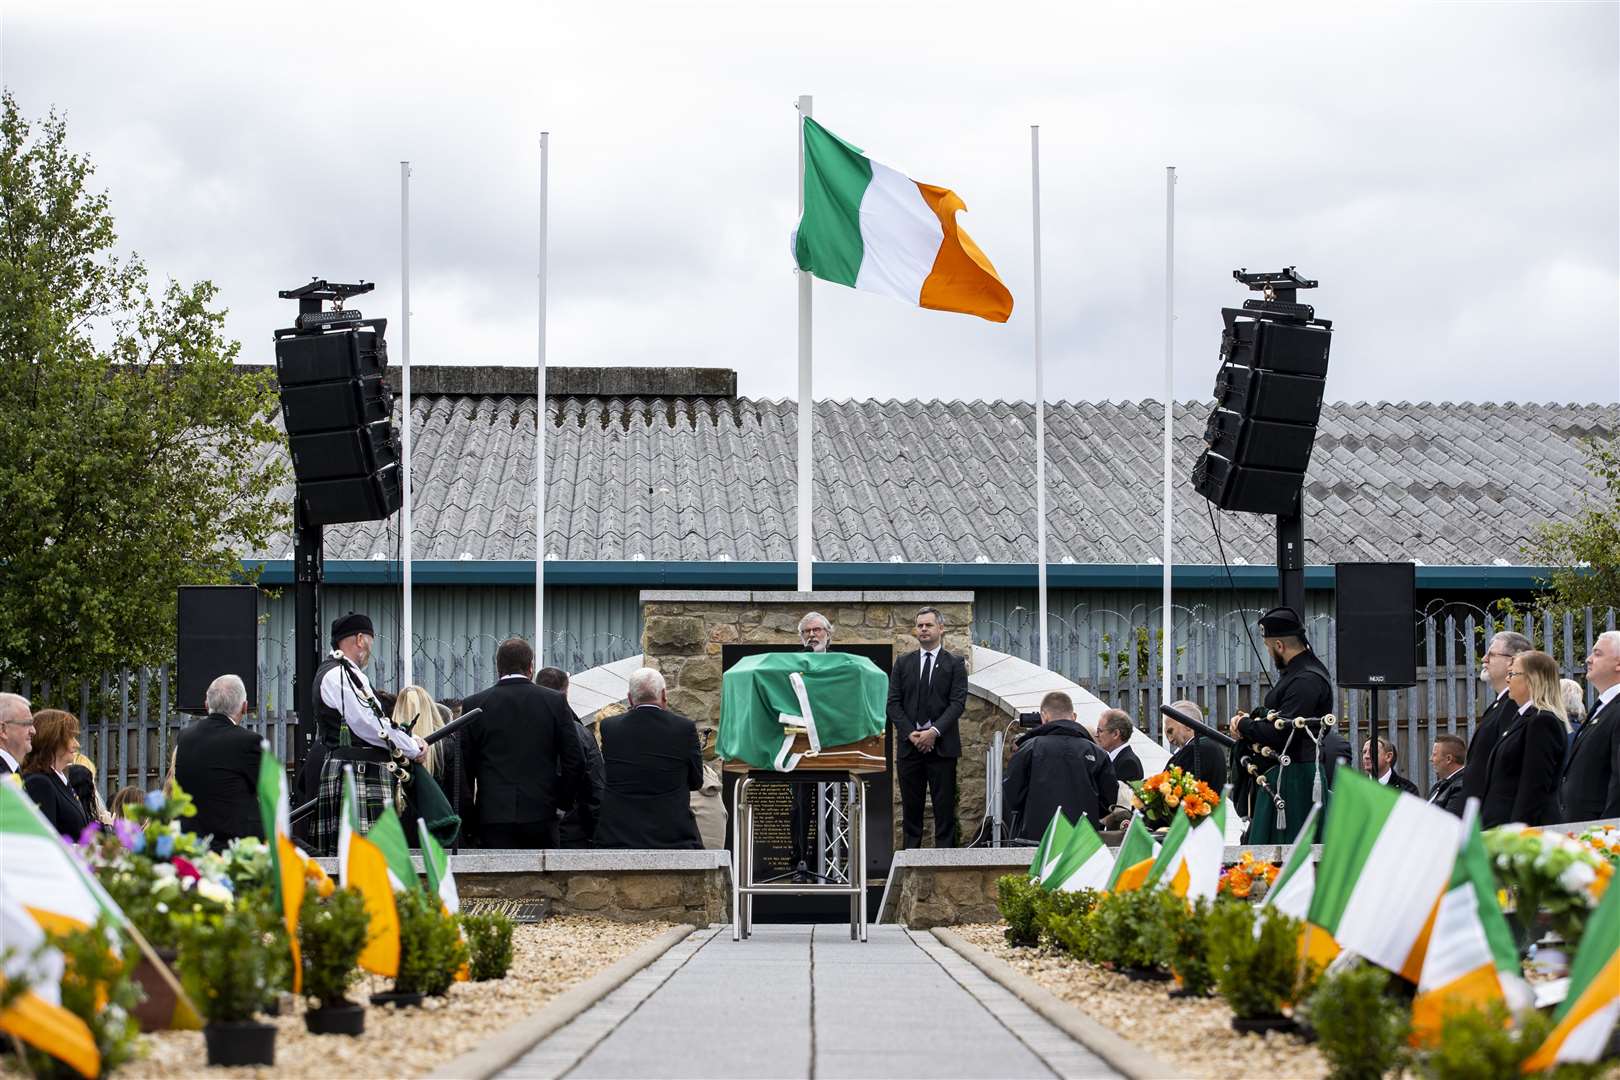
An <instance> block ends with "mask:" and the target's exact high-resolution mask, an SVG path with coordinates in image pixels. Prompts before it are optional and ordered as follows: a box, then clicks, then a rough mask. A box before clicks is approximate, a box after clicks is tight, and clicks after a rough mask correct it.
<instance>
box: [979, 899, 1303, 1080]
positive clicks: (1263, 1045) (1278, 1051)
mask: <svg viewBox="0 0 1620 1080" xmlns="http://www.w3.org/2000/svg"><path fill="white" fill-rule="evenodd" d="M953 929H955V930H956V932H957V933H959V934H961V935H962V937H964V938H966V939H967V940H968V941H969V942H971V943H973V944H974V945H977V946H978V947H979V948H981V949H983V950H984V951H985V952H987V953H989V954H991V955H992V956H995V957H997V958H999V959H1001V960H1004V961H1006V962H1007V963H1008V964H1009V965H1011V966H1012V967H1013V968H1014V969H1016V970H1018V971H1021V972H1023V973H1024V974H1025V975H1028V976H1029V977H1030V978H1032V979H1034V980H1035V981H1036V982H1038V983H1040V984H1041V985H1042V986H1044V987H1045V988H1046V989H1048V990H1050V991H1052V993H1054V994H1056V995H1057V996H1058V997H1060V998H1062V999H1063V1000H1064V1001H1067V1002H1069V1003H1071V1004H1073V1005H1075V1006H1077V1007H1078V1008H1080V1009H1081V1010H1082V1011H1083V1012H1085V1013H1086V1015H1088V1016H1090V1017H1091V1018H1092V1019H1094V1020H1098V1021H1101V1022H1102V1023H1104V1024H1107V1025H1108V1026H1109V1027H1111V1028H1113V1029H1114V1030H1115V1031H1117V1032H1119V1033H1120V1034H1121V1035H1122V1036H1124V1037H1125V1038H1127V1039H1129V1040H1131V1041H1132V1042H1134V1043H1137V1044H1138V1045H1140V1046H1142V1047H1144V1048H1146V1049H1149V1050H1151V1051H1153V1053H1155V1054H1157V1055H1158V1056H1159V1057H1161V1058H1163V1059H1164V1061H1165V1062H1166V1063H1167V1064H1170V1065H1174V1066H1176V1067H1178V1068H1183V1069H1186V1070H1187V1073H1186V1075H1187V1076H1188V1077H1198V1078H1201V1080H1205V1078H1207V1080H1232V1077H1240V1076H1271V1077H1288V1078H1290V1080H1293V1078H1306V1077H1310V1078H1314V1077H1322V1076H1326V1075H1327V1063H1326V1062H1325V1061H1323V1060H1322V1056H1321V1055H1320V1054H1318V1053H1317V1052H1316V1050H1315V1048H1314V1047H1312V1046H1310V1045H1308V1044H1306V1043H1305V1042H1303V1041H1302V1040H1300V1039H1299V1038H1297V1037H1295V1036H1292V1035H1279V1034H1276V1033H1270V1034H1267V1035H1265V1036H1258V1035H1239V1034H1238V1033H1237V1032H1235V1031H1233V1030H1232V1011H1231V1010H1230V1009H1228V1008H1227V1007H1226V1005H1225V1004H1224V1003H1223V1002H1222V1001H1221V1000H1220V999H1219V998H1202V999H1198V998H1192V999H1188V998H1172V997H1168V996H1166V991H1167V990H1168V989H1169V988H1170V986H1171V984H1170V983H1149V982H1132V981H1131V980H1130V979H1127V978H1126V977H1125V976H1123V975H1118V974H1115V973H1114V972H1112V971H1106V970H1104V969H1102V968H1099V967H1096V966H1094V965H1091V964H1082V963H1080V962H1079V961H1077V960H1075V959H1073V958H1072V957H1070V956H1068V955H1067V954H1065V953H1062V952H1058V951H1055V950H1046V949H1015V948H1013V947H1012V946H1011V945H1008V944H1007V942H1006V939H1005V938H1004V937H1003V936H1002V930H1003V927H1002V926H1000V925H999V924H996V925H989V924H980V925H976V926H957V927H953Z"/></svg>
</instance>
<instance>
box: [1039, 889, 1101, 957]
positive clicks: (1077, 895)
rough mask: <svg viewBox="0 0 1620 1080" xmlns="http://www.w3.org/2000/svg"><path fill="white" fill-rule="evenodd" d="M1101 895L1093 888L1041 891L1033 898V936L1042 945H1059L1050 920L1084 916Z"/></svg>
mask: <svg viewBox="0 0 1620 1080" xmlns="http://www.w3.org/2000/svg"><path fill="white" fill-rule="evenodd" d="M1100 896H1101V894H1100V893H1098V892H1097V891H1096V890H1095V889H1081V890H1080V891H1078V892H1049V893H1042V894H1041V895H1040V896H1039V897H1037V898H1036V900H1035V937H1036V939H1037V940H1038V941H1039V942H1040V943H1041V944H1042V945H1061V943H1060V942H1059V941H1058V940H1057V935H1056V934H1054V933H1053V931H1052V920H1054V919H1063V918H1081V919H1083V918H1085V916H1087V915H1089V914H1090V913H1091V910H1092V909H1093V908H1095V907H1096V906H1097V900H1098V898H1099V897H1100Z"/></svg>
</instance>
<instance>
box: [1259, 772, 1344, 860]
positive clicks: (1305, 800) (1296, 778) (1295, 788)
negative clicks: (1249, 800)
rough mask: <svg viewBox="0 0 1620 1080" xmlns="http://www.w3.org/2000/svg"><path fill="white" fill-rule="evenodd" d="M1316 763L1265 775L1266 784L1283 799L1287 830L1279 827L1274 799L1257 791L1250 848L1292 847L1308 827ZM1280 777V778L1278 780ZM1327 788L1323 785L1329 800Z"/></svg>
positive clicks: (1324, 795)
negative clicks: (1259, 845) (1300, 830)
mask: <svg viewBox="0 0 1620 1080" xmlns="http://www.w3.org/2000/svg"><path fill="white" fill-rule="evenodd" d="M1316 769H1317V763H1316V762H1315V761H1293V762H1289V763H1288V764H1287V765H1278V766H1275V767H1273V768H1272V769H1271V770H1270V771H1268V772H1267V773H1266V783H1268V784H1270V785H1271V789H1272V790H1273V791H1275V792H1277V793H1278V794H1279V795H1281V796H1282V798H1283V806H1284V807H1286V809H1287V818H1286V825H1287V827H1286V828H1279V827H1278V825H1277V808H1276V807H1275V806H1274V805H1272V802H1271V797H1270V796H1269V795H1267V794H1266V793H1265V792H1263V791H1261V790H1259V789H1258V787H1256V790H1255V793H1254V817H1253V818H1251V819H1250V821H1249V836H1248V842H1249V843H1251V844H1291V843H1293V842H1294V838H1295V837H1296V836H1298V835H1299V828H1300V826H1301V825H1304V824H1305V815H1307V814H1309V813H1310V812H1311V803H1312V801H1313V800H1312V798H1311V795H1312V788H1313V787H1314V779H1315V776H1316ZM1279 774H1281V775H1280V776H1279ZM1326 789H1327V785H1326V784H1324V785H1323V798H1324V799H1325V798H1326Z"/></svg>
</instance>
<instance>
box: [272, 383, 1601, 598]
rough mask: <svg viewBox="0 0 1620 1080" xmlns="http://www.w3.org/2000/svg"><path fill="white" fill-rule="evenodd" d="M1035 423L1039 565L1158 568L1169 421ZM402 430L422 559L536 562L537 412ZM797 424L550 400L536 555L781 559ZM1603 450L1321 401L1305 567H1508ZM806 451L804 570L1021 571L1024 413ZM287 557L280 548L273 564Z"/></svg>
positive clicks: (846, 426) (903, 424)
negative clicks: (810, 461) (1042, 559)
mask: <svg viewBox="0 0 1620 1080" xmlns="http://www.w3.org/2000/svg"><path fill="white" fill-rule="evenodd" d="M1048 408H1049V412H1048V419H1047V438H1048V444H1047V452H1048V456H1047V469H1048V494H1047V501H1048V510H1049V515H1048V526H1049V528H1048V535H1049V545H1050V560H1051V561H1052V562H1055V563H1061V562H1066V561H1073V562H1077V563H1116V564H1117V563H1126V564H1146V563H1153V562H1157V561H1158V557H1159V554H1160V547H1161V540H1160V532H1159V527H1160V523H1159V514H1160V501H1159V500H1160V468H1161V463H1162V445H1163V444H1162V438H1163V428H1162V424H1163V419H1162V418H1163V409H1162V407H1161V405H1160V404H1159V403H1158V402H1153V401H1144V402H1119V403H1114V402H1099V403H1090V402H1081V403H1067V402H1065V403H1058V404H1053V405H1050V406H1049V407H1048ZM1209 411H1210V406H1209V405H1208V404H1205V403H1200V402H1185V403H1178V404H1177V405H1176V416H1175V422H1176V443H1177V447H1176V456H1175V485H1176V491H1175V513H1176V532H1177V535H1176V538H1175V557H1176V561H1177V562H1178V563H1185V564H1195V565H1196V564H1202V565H1215V564H1218V563H1219V562H1220V561H1221V560H1220V557H1219V555H1218V554H1217V551H1216V547H1215V543H1214V534H1213V532H1212V530H1211V526H1210V521H1209V515H1208V513H1207V512H1206V507H1207V506H1208V504H1207V503H1206V502H1205V500H1204V499H1203V498H1202V497H1200V496H1199V495H1197V494H1196V493H1195V492H1194V491H1193V490H1192V487H1191V485H1190V482H1189V474H1190V472H1191V469H1192V464H1193V462H1194V460H1195V459H1196V458H1197V456H1198V452H1199V451H1200V449H1202V441H1201V440H1202V435H1203V430H1204V422H1205V420H1206V419H1207V417H1208V415H1209ZM412 415H413V418H414V438H415V448H414V455H413V457H414V461H415V491H416V502H415V518H416V521H415V530H414V531H415V545H414V549H415V550H414V555H415V557H416V558H419V559H469V558H470V559H476V560H497V559H532V558H533V557H534V488H533V469H534V416H535V403H534V399H533V398H532V397H523V396H498V395H496V396H462V395H449V394H422V395H417V396H416V397H415V399H414V405H413V413H412ZM796 415H797V412H796V405H795V404H794V403H793V402H791V401H768V400H756V399H749V398H733V399H681V398H631V399H618V398H597V397H555V398H549V399H548V400H547V420H548V424H549V428H548V439H547V470H546V472H547V478H546V483H547V488H546V492H547V494H546V539H547V542H546V551H547V553H548V556H554V557H556V558H559V559H570V560H597V559H603V560H622V559H634V558H637V557H640V558H643V559H647V560H650V561H664V560H668V561H701V560H726V559H730V560H734V561H738V562H759V561H792V560H793V558H794V538H795V533H796V522H797V517H796V513H797V512H796V509H795V497H796V483H795V460H794V459H795V452H796V446H797V442H796V440H797V437H798V436H797V423H796ZM1616 432H1620V406H1616V405H1556V404H1548V405H1521V404H1504V405H1494V404H1449V403H1446V404H1427V403H1423V404H1415V405H1414V404H1408V403H1405V402H1402V403H1399V404H1377V405H1369V404H1360V403H1358V404H1330V405H1327V406H1326V407H1325V408H1324V409H1323V415H1322V421H1321V425H1320V427H1319V429H1318V433H1317V439H1316V449H1315V453H1314V455H1313V457H1312V459H1311V467H1310V471H1309V473H1308V474H1307V478H1306V488H1305V508H1306V513H1307V523H1306V535H1307V538H1308V542H1309V546H1308V548H1307V557H1308V561H1310V562H1312V563H1331V562H1336V561H1351V560H1359V559H1366V560H1378V559H1416V560H1419V561H1421V562H1422V563H1424V564H1426V565H1431V566H1435V565H1464V566H1481V565H1485V566H1488V565H1491V564H1493V563H1495V562H1496V560H1498V559H1503V560H1506V561H1507V562H1509V563H1514V564H1517V563H1520V562H1522V561H1524V560H1523V557H1522V556H1521V555H1520V553H1519V551H1518V547H1519V544H1520V543H1521V542H1522V541H1523V540H1524V539H1525V538H1526V537H1527V536H1528V535H1530V533H1531V531H1532V528H1533V526H1534V524H1535V523H1536V522H1539V521H1545V520H1568V519H1569V518H1570V517H1571V515H1572V514H1573V512H1574V511H1576V510H1577V509H1578V508H1579V506H1580V504H1581V502H1582V500H1583V498H1586V497H1595V496H1598V495H1599V494H1600V493H1601V487H1600V485H1599V484H1598V483H1597V482H1596V481H1594V480H1593V479H1592V478H1591V477H1590V476H1589V475H1588V474H1587V472H1586V469H1585V467H1584V456H1583V452H1582V447H1581V445H1580V443H1579V441H1578V440H1579V439H1580V438H1581V437H1583V436H1597V437H1609V436H1613V435H1614V434H1615V433H1616ZM815 451H816V500H815V522H816V558H817V559H819V560H821V561H827V562H880V563H881V562H924V563H926V562H966V563H971V562H975V561H987V562H993V563H1032V562H1034V560H1035V496H1034V478H1035V448H1034V409H1033V406H1032V405H1031V404H1029V403H1027V402H998V401H992V402H983V401H977V402H955V401H952V402H945V401H884V402H878V401H824V402H818V403H817V404H816V431H815ZM275 452H276V453H279V454H282V455H285V453H286V450H285V447H280V448H278V449H277V450H276V451H275ZM281 494H282V495H283V496H285V497H288V498H290V497H291V494H292V492H291V488H290V485H289V486H288V487H287V488H286V489H284V490H283V491H282V492H281ZM1222 517H1223V520H1222V522H1221V536H1222V541H1223V543H1224V545H1225V552H1226V556H1227V558H1228V559H1229V560H1230V561H1232V562H1234V563H1238V562H1248V563H1254V564H1262V563H1269V562H1271V561H1272V560H1273V559H1274V558H1275V552H1274V550H1273V545H1274V542H1273V537H1272V532H1271V529H1270V527H1269V525H1268V524H1266V523H1265V522H1263V521H1262V520H1261V519H1259V518H1256V517H1254V516H1251V515H1245V514H1228V515H1222ZM396 521H397V519H396ZM326 535H327V540H326V556H327V558H329V559H373V558H391V557H392V556H393V554H394V545H395V543H396V541H397V524H396V522H364V523H359V524H354V525H338V526H331V527H329V528H328V529H327V534H326ZM291 549H292V544H291V540H290V538H289V537H287V536H285V535H282V536H278V537H277V538H276V539H275V542H274V543H273V544H272V545H271V547H270V549H269V550H268V551H267V552H265V553H264V555H263V557H266V558H272V559H287V558H290V557H291Z"/></svg>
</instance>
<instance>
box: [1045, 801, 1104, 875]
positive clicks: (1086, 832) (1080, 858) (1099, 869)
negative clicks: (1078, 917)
mask: <svg viewBox="0 0 1620 1080" xmlns="http://www.w3.org/2000/svg"><path fill="white" fill-rule="evenodd" d="M1058 813H1059V814H1060V815H1061V814H1062V811H1061V810H1060V811H1059V812H1058ZM1113 873H1114V857H1113V855H1111V854H1110V853H1109V851H1108V849H1107V848H1106V847H1104V846H1103V842H1102V837H1100V836H1098V835H1097V830H1096V829H1093V828H1092V827H1091V822H1090V820H1089V819H1087V818H1086V817H1085V816H1084V815H1082V816H1081V818H1080V821H1079V823H1078V824H1076V825H1075V827H1074V828H1073V829H1071V830H1070V831H1069V840H1068V842H1067V843H1066V844H1064V845H1063V852H1062V854H1061V855H1059V856H1058V860H1057V863H1056V864H1055V865H1054V866H1053V868H1052V869H1051V870H1050V871H1049V872H1048V873H1047V875H1046V879H1045V881H1044V882H1042V884H1044V885H1045V886H1046V887H1047V888H1048V889H1055V890H1057V891H1058V892H1079V891H1080V890H1081V889H1102V888H1104V887H1105V886H1106V885H1107V884H1108V879H1109V878H1110V877H1111V876H1113Z"/></svg>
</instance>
